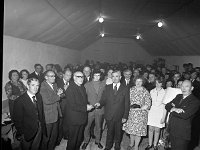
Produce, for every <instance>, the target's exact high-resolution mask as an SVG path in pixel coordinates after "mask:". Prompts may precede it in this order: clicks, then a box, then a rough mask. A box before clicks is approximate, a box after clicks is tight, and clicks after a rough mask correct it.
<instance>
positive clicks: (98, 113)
mask: <svg viewBox="0 0 200 150" xmlns="http://www.w3.org/2000/svg"><path fill="white" fill-rule="evenodd" d="M100 78H101V71H100V70H94V71H93V79H92V81H91V82H87V83H86V84H85V85H84V86H85V89H86V93H87V97H88V102H89V104H91V105H95V104H96V103H98V102H99V101H100V99H101V96H102V93H103V90H104V87H105V83H104V82H101V81H100ZM103 113H104V110H103V108H101V109H94V110H92V111H90V112H89V113H88V122H87V125H86V127H85V130H84V144H83V146H82V149H86V147H87V145H88V143H89V141H90V128H91V125H92V122H93V121H95V144H96V145H98V148H100V149H102V148H103V146H102V145H101V143H100V140H101V124H102V119H103Z"/></svg>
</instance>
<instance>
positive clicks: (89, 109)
mask: <svg viewBox="0 0 200 150" xmlns="http://www.w3.org/2000/svg"><path fill="white" fill-rule="evenodd" d="M100 106H101V105H100V103H96V104H94V105H90V104H87V111H92V110H93V109H99V108H100ZM126 121H127V119H125V118H122V123H125V122H126Z"/></svg>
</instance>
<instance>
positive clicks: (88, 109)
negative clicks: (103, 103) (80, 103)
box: [87, 103, 100, 111]
mask: <svg viewBox="0 0 200 150" xmlns="http://www.w3.org/2000/svg"><path fill="white" fill-rule="evenodd" d="M99 108H100V103H96V104H94V105H91V104H87V111H91V110H93V109H99Z"/></svg>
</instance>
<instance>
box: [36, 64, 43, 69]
mask: <svg viewBox="0 0 200 150" xmlns="http://www.w3.org/2000/svg"><path fill="white" fill-rule="evenodd" d="M37 66H40V67H42V65H41V64H35V65H34V68H36V67H37Z"/></svg>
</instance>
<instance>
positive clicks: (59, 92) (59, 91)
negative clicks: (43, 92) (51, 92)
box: [57, 88, 63, 96]
mask: <svg viewBox="0 0 200 150" xmlns="http://www.w3.org/2000/svg"><path fill="white" fill-rule="evenodd" d="M62 93H63V90H62V89H61V88H59V89H58V92H57V95H58V96H60V95H61V94H62Z"/></svg>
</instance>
